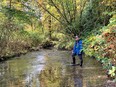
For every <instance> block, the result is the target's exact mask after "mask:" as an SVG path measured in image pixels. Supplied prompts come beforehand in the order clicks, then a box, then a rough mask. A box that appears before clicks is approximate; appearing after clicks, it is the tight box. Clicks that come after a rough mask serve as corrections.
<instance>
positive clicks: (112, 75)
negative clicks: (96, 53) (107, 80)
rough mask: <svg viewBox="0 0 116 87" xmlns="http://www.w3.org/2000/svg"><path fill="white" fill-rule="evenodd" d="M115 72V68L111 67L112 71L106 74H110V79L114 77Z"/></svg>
mask: <svg viewBox="0 0 116 87" xmlns="http://www.w3.org/2000/svg"><path fill="white" fill-rule="evenodd" d="M115 71H116V67H115V66H112V69H110V70H109V73H108V74H110V75H111V77H114V76H115V75H116V73H115Z"/></svg>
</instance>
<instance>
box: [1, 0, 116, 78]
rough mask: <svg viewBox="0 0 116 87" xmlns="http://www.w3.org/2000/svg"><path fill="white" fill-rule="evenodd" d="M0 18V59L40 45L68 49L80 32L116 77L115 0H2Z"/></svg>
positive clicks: (88, 48) (91, 53)
mask: <svg viewBox="0 0 116 87" xmlns="http://www.w3.org/2000/svg"><path fill="white" fill-rule="evenodd" d="M0 21H1V22H0V59H1V60H4V59H6V58H8V57H10V56H13V55H19V54H22V53H26V52H27V51H29V50H37V49H38V48H39V47H40V46H42V47H44V48H46V47H48V46H54V47H56V48H58V49H68V50H71V49H72V47H73V43H74V39H73V37H74V36H75V35H79V36H80V37H81V38H82V39H83V43H84V52H85V54H86V55H89V56H94V57H95V58H96V59H97V60H98V61H100V62H101V63H102V65H103V67H104V69H105V70H107V73H108V75H109V76H110V77H111V78H116V1H115V0H1V1H0Z"/></svg>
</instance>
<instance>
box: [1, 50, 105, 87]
mask: <svg viewBox="0 0 116 87" xmlns="http://www.w3.org/2000/svg"><path fill="white" fill-rule="evenodd" d="M87 61H88V58H84V67H83V68H80V66H70V65H69V64H70V62H71V58H70V52H68V51H57V50H42V51H39V52H32V53H28V54H26V55H24V56H21V57H18V58H15V59H12V60H9V61H7V62H3V63H0V87H103V82H104V81H105V79H104V78H103V76H104V72H103V70H102V68H101V65H100V64H99V63H97V62H96V61H95V60H90V61H89V63H87ZM77 62H78V60H77ZM99 77H100V78H99Z"/></svg>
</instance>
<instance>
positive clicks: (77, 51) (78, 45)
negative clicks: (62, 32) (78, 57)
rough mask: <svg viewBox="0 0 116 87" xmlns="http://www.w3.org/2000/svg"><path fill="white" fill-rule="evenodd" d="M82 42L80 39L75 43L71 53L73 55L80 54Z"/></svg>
mask: <svg viewBox="0 0 116 87" xmlns="http://www.w3.org/2000/svg"><path fill="white" fill-rule="evenodd" d="M82 49H83V46H82V40H81V39H80V40H79V41H76V42H75V44H74V47H73V53H74V54H81V53H82Z"/></svg>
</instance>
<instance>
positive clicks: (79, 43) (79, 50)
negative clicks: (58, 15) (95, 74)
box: [72, 36, 83, 67]
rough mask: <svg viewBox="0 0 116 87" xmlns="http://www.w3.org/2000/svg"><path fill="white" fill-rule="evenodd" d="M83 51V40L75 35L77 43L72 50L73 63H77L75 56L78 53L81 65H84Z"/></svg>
mask: <svg viewBox="0 0 116 87" xmlns="http://www.w3.org/2000/svg"><path fill="white" fill-rule="evenodd" d="M82 51H83V46H82V40H81V39H80V38H79V37H78V36H75V44H74V47H73V50H72V60H73V62H72V64H73V65H75V64H76V59H75V56H76V55H78V57H79V59H80V60H81V62H80V66H81V67H82V66H83V58H82V53H83V52H82Z"/></svg>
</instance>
